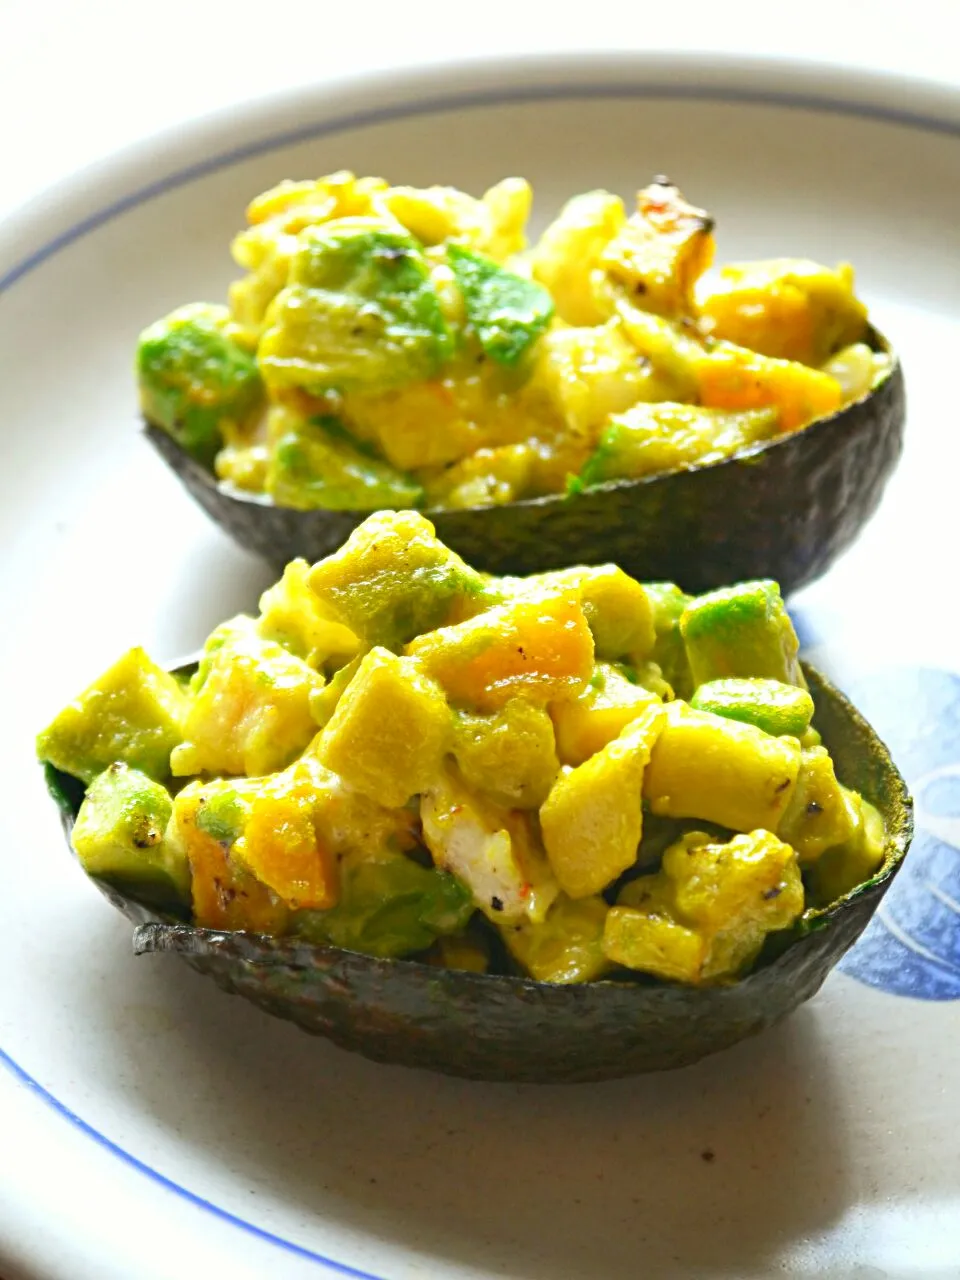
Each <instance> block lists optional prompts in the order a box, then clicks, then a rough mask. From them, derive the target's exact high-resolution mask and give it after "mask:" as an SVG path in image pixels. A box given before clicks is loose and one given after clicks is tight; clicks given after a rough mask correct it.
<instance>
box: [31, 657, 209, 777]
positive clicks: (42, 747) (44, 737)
mask: <svg viewBox="0 0 960 1280" xmlns="http://www.w3.org/2000/svg"><path fill="white" fill-rule="evenodd" d="M186 705H187V704H186V698H185V696H184V693H183V690H182V689H181V687H180V685H179V684H178V683H177V681H176V680H175V679H174V677H173V676H172V675H169V674H168V673H167V672H166V671H164V670H163V669H162V668H161V667H158V666H157V664H156V663H155V662H153V661H151V659H150V658H148V657H147V655H146V653H144V651H143V650H142V649H140V648H136V649H131V650H130V651H129V652H128V653H125V654H124V655H123V657H122V658H121V659H120V660H119V661H118V662H115V663H114V665H113V666H112V667H111V668H110V669H109V671H106V672H104V674H103V675H102V676H101V677H100V679H99V680H97V681H95V683H94V684H92V685H91V686H90V687H89V689H86V690H85V691H84V692H83V693H82V694H81V695H80V696H79V698H76V699H75V700H74V701H73V702H71V703H70V704H69V705H68V706H67V707H65V708H64V710H63V711H61V712H60V714H59V715H58V716H57V718H56V719H55V720H54V721H53V722H52V723H51V724H49V725H48V726H47V728H46V729H44V730H43V732H42V733H41V734H40V735H39V737H38V738H37V755H38V757H39V758H40V760H42V761H45V762H46V763H48V764H52V765H53V766H54V767H55V768H57V769H60V770H62V772H63V773H69V774H71V775H72V776H73V777H75V778H80V779H81V780H82V781H83V782H87V783H89V782H92V781H93V779H94V778H96V777H97V775H98V774H100V773H102V772H103V770H104V769H106V768H108V767H109V766H110V765H112V764H115V763H116V762H118V761H120V762H122V763H124V764H128V765H130V766H131V768H133V769H139V770H141V771H142V772H143V773H146V774H148V775H149V776H150V777H151V778H155V779H156V780H157V781H158V782H163V781H164V780H166V779H167V778H169V777H170V752H171V751H172V750H173V748H174V747H175V746H177V745H178V744H179V743H180V742H181V741H182V739H183V727H182V726H183V719H184V715H185V713H186Z"/></svg>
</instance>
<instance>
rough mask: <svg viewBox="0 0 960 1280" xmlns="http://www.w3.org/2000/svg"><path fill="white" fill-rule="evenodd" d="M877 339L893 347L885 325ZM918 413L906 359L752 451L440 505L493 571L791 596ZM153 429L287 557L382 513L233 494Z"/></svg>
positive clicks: (270, 555)
mask: <svg viewBox="0 0 960 1280" xmlns="http://www.w3.org/2000/svg"><path fill="white" fill-rule="evenodd" d="M872 341H873V345H874V346H875V347H876V348H877V349H878V350H885V351H886V350H889V348H888V346H887V344H886V343H885V342H884V341H883V339H881V338H880V336H879V335H877V334H873V337H872ZM904 417H905V393H904V383H903V374H902V372H901V369H900V365H899V363H898V362H896V361H895V362H894V365H893V369H892V371H891V373H890V376H889V377H888V378H886V379H885V380H884V381H883V382H882V383H881V384H880V385H879V386H878V387H877V388H876V389H875V390H874V391H873V392H872V393H871V394H870V395H869V396H867V397H865V398H864V399H863V400H859V401H857V402H856V403H854V404H852V405H849V406H848V407H847V408H845V409H842V410H841V411H840V412H839V413H837V414H834V415H833V416H832V417H829V418H822V419H821V420H820V421H818V422H814V423H812V424H811V425H810V426H809V427H805V428H804V429H803V430H802V431H798V432H795V433H794V434H793V435H789V436H784V437H781V438H779V439H777V440H773V441H770V442H768V443H767V444H765V445H761V446H759V447H758V448H757V449H756V450H754V451H752V452H750V453H747V454H744V455H741V456H740V457H736V458H730V459H727V460H726V461H724V462H720V463H715V464H713V465H711V466H705V467H700V468H699V469H693V470H690V471H678V472H675V473H673V474H671V475H664V476H650V477H647V478H646V479H643V480H624V481H611V482H610V483H608V484H605V485H601V486H600V487H598V488H596V489H593V490H588V491H587V492H582V493H574V494H571V495H569V496H563V495H554V496H551V497H547V498H533V499H530V500H527V501H523V502H515V503H509V504H506V505H504V506H493V507H484V508H478V509H473V510H463V511H428V512H427V513H426V514H427V515H428V516H429V518H430V519H431V520H432V522H433V523H434V525H435V526H436V530H437V536H438V537H439V538H440V539H441V540H442V541H443V542H445V543H446V544H447V546H449V547H451V548H452V549H453V550H454V551H457V552H458V553H459V554H460V555H461V556H463V558H464V559H465V560H466V561H467V563H468V564H472V565H473V566H474V567H475V568H477V569H480V570H484V571H486V572H488V573H502V574H527V573H540V572H544V571H546V570H548V569H557V568H563V567H564V566H565V565H569V564H606V563H608V562H612V563H613V564H617V565H619V566H620V567H621V568H622V569H623V570H624V571H625V572H627V573H629V574H630V575H631V576H632V577H635V578H639V579H640V580H641V581H655V580H668V581H671V582H678V583H679V584H680V585H681V586H682V587H683V588H684V589H685V590H687V591H693V592H701V591H709V590H712V589H713V588H714V587H719V586H723V585H725V584H726V583H730V582H741V581H743V580H745V579H750V578H774V579H775V580H776V581H777V582H779V583H780V588H781V591H782V592H783V594H784V596H787V595H789V594H790V593H791V592H793V591H796V590H798V589H799V588H800V587H802V586H804V585H805V584H806V583H808V582H812V581H814V579H816V578H819V577H820V576H821V575H822V574H823V573H825V572H826V570H827V569H828V568H829V567H830V565H831V564H832V563H833V562H834V560H836V558H837V557H838V556H839V555H840V554H841V553H842V552H843V551H845V550H846V549H847V547H849V546H850V545H851V543H852V542H853V541H854V539H855V538H856V537H857V535H858V533H859V532H860V530H861V528H862V527H863V525H864V524H865V523H866V522H867V520H869V518H870V517H871V516H872V515H873V513H874V511H875V510H876V508H877V506H878V504H879V502H880V498H881V496H882V494H883V490H884V486H885V485H886V482H887V480H888V479H889V477H890V475H891V474H892V473H893V471H894V469H895V467H896V464H897V461H898V459H899V457H900V453H901V449H902V445H903V426H904ZM147 434H148V436H149V438H150V440H151V441H152V443H153V444H154V445H155V446H156V448H157V450H158V451H159V452H160V454H161V455H162V456H163V458H164V459H165V460H166V462H167V463H168V464H169V465H170V466H171V467H172V468H173V470H174V471H175V472H176V473H177V474H178V475H179V476H180V478H181V480H182V481H183V483H184V484H185V485H186V487H187V489H188V490H189V491H190V493H191V494H192V495H193V497H194V498H195V499H196V500H197V501H198V502H199V503H200V505H201V506H202V507H203V508H204V510H205V511H206V512H207V513H208V515H210V517H211V518H212V519H213V520H214V521H216V522H217V523H218V524H220V525H221V526H222V527H223V528H224V529H225V530H226V531H227V533H229V534H230V535H231V536H232V537H233V538H234V539H235V540H236V541H237V542H239V543H240V545H241V546H243V547H246V548H247V549H248V550H249V551H253V552H255V553H256V554H257V555H260V556H262V557H263V558H264V559H265V560H267V561H268V562H269V563H270V564H272V565H274V566H276V567H278V568H279V567H281V566H282V565H284V564H286V562H287V561H288V560H292V559H294V558H295V557H296V556H304V557H306V559H308V560H311V561H312V560H319V559H321V558H322V557H323V556H325V555H328V554H329V553H330V552H331V551H333V550H335V549H336V548H337V547H338V546H340V544H341V543H342V542H343V541H344V540H345V539H346V538H347V537H348V536H349V535H350V533H351V532H352V531H353V529H354V528H356V526H357V525H358V524H360V523H361V521H362V520H364V519H365V517H366V516H367V515H368V514H369V513H368V512H364V511H291V510H286V509H284V508H282V507H275V506H271V505H267V504H264V503H263V501H262V500H259V499H257V498H255V497H250V496H247V497H244V496H243V495H242V494H238V493H228V492H225V491H223V490H221V489H219V488H218V487H217V484H216V481H215V480H214V478H213V476H212V473H211V472H210V471H208V470H206V469H205V468H204V467H202V466H200V465H199V464H198V463H196V462H195V461H194V460H193V459H192V458H190V457H189V456H188V455H186V454H185V453H184V452H183V450H182V449H180V448H179V447H178V446H177V444H176V442H175V441H174V440H172V439H171V438H170V437H169V436H168V435H167V434H166V433H165V432H162V431H158V430H156V429H155V428H148V433H147Z"/></svg>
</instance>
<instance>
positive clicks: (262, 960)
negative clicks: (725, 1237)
mask: <svg viewBox="0 0 960 1280" xmlns="http://www.w3.org/2000/svg"><path fill="white" fill-rule="evenodd" d="M804 674H805V675H806V678H807V682H808V684H809V688H810V692H811V694H812V695H813V699H814V702H815V705H816V716H817V725H818V727H819V729H820V731H821V732H822V734H823V739H824V742H825V744H826V745H827V747H828V748H829V750H830V753H831V755H832V756H833V758H834V760H835V762H836V765H837V773H838V774H839V776H840V777H842V778H843V779H844V782H845V783H846V785H847V786H850V787H853V788H855V789H856V790H858V791H860V792H862V794H863V795H864V796H865V797H866V798H867V799H868V800H870V801H871V802H872V803H873V804H875V805H876V806H877V807H878V808H879V809H880V812H881V813H882V815H883V818H884V822H885V824H886V829H887V833H888V834H887V843H886V848H885V853H884V862H883V865H882V866H881V868H880V870H879V871H878V872H877V874H876V875H874V876H873V877H872V878H871V879H870V880H869V881H867V882H865V883H864V884H862V885H860V886H858V887H857V888H856V889H855V890H853V892H852V893H850V894H849V895H847V897H846V898H844V899H842V900H841V901H840V902H839V903H835V904H833V905H831V906H830V907H828V908H826V909H825V910H822V911H809V912H807V913H805V915H804V917H802V919H801V921H800V923H799V924H798V925H797V926H796V927H795V929H793V930H790V931H788V932H787V934H786V935H779V937H778V938H776V939H775V941H774V944H773V945H772V946H771V948H770V949H769V951H768V953H767V954H766V957H765V959H766V963H761V965H760V967H758V968H756V969H755V970H754V971H753V972H752V973H751V974H750V975H749V976H748V977H746V978H744V979H742V980H741V981H739V982H737V983H734V984H732V985H731V986H721V987H705V988H698V989H694V988H690V987H684V986H674V985H669V984H661V983H655V982H653V981H648V980H644V979H642V978H639V979H637V978H635V979H633V980H630V979H626V980H617V981H603V982H592V983H586V984H584V985H582V986H561V985H554V984H549V983H536V982H531V981H529V980H528V979H524V978H511V977H495V976H490V975H486V974H479V973H469V972H465V971H462V970H458V971H454V970H449V969H438V968H434V967H432V966H430V965H425V964H420V963H417V962H415V961H409V960H378V959H375V958H373V957H370V956H365V955H360V954H358V953H357V952H353V951H343V950H340V949H338V948H335V947H326V946H318V945H308V944H305V943H302V942H298V941H297V940H296V939H293V938H287V939H283V938H265V937H262V936H258V935H255V934H249V933H221V932H218V931H215V930H211V929H197V928H194V927H193V926H191V925H183V924H177V923H175V922H173V921H172V920H171V918H170V917H167V918H160V917H158V914H157V913H156V912H153V911H151V910H150V909H149V908H148V907H145V906H143V905H141V904H140V903H138V902H135V901H134V900H133V899H131V898H127V897H123V896H121V895H120V894H119V893H118V892H117V891H116V890H115V889H114V888H112V887H111V886H109V885H106V884H103V883H102V882H101V883H99V884H98V887H99V888H100V889H101V891H102V892H103V893H104V894H105V895H106V896H107V897H108V898H109V899H110V901H111V902H112V903H113V904H114V905H115V906H116V907H118V908H119V910H121V911H122V912H123V913H124V914H125V915H126V916H128V918H129V919H131V920H132V921H133V922H134V923H135V924H136V925H137V928H136V930H135V931H134V937H133V945H134V951H135V952H136V953H137V954H138V955H142V954H145V953H148V952H159V951H173V952H178V953H179V954H180V955H182V956H183V958H184V959H185V960H186V962H187V963H188V964H189V965H190V966H191V967H192V968H194V969H196V970H197V971H198V972H200V973H205V974H208V975H209V976H210V977H212V978H213V980H214V981H215V982H216V983H217V985H218V986H219V987H221V988H222V989H223V990H224V991H227V992H230V993H233V994H236V995H242V996H244V997H245V998H246V999H248V1000H251V1001H252V1002H253V1003H254V1004H256V1005H258V1006H259V1007H260V1008H262V1009H265V1010H266V1011H267V1012H268V1013H272V1014H275V1015H277V1016H278V1017H281V1018H287V1019H289V1020H290V1021H292V1022H294V1023H296V1024H297V1025H298V1026H299V1027H301V1028H303V1029H304V1030H305V1031H309V1032H312V1033H314V1034H316V1035H322V1036H326V1037H328V1038H329V1039H331V1040H333V1041H334V1042H335V1043H337V1044H339V1045H341V1046H342V1047H343V1048H345V1049H352V1050H355V1051H358V1052H360V1053H362V1054H364V1055H365V1056H367V1057H369V1058H373V1059H375V1060H377V1061H380V1062H391V1063H399V1064H403V1065H405V1066H411V1067H425V1068H428V1069H430V1070H433V1071H441V1072H444V1073H446V1074H448V1075H457V1076H467V1077H470V1078H473V1079H482V1080H512V1081H521V1080H522V1081H531V1082H542V1083H547V1082H552V1083H574V1082H578V1081H588V1080H604V1079H613V1078H616V1077H619V1076H628V1075H634V1074H637V1073H640V1072H647V1071H663V1070H667V1069H669V1068H673V1067H682V1066H686V1065H688V1064H689V1063H692V1062H696V1061H697V1060H698V1059H700V1058H702V1057H705V1056H706V1055H707V1054H710V1053H715V1052H717V1051H718V1050H721V1049H726V1048H728V1047H729V1046H730V1045H733V1044H736V1043H737V1041H739V1040H742V1039H744V1038H745V1037H746V1036H749V1035H753V1034H755V1033H757V1032H759V1031H763V1030H764V1029H765V1028H766V1027H769V1026H772V1025H773V1024H774V1023H776V1022H779V1021H780V1020H781V1019H782V1018H784V1017H785V1016H786V1015H787V1014H789V1013H791V1012H792V1011H793V1010H794V1009H795V1008H797V1006H798V1005H800V1004H802V1003H803V1001H805V1000H808V999H809V998H810V997H811V996H812V995H814V994H815V993H816V992H817V991H818V990H819V988H820V986H821V984H822V983H823V981H824V979H825V978H826V976H827V974H828V973H829V972H830V970H831V969H832V968H833V966H834V965H835V964H836V963H837V961H838V960H839V959H840V957H841V956H842V955H843V954H844V952H845V951H847V950H848V949H849V948H850V947H851V946H852V945H853V943H854V942H855V941H856V940H857V938H858V937H859V936H860V934H861V933H862V932H863V930H864V928H865V927H866V925H867V923H868V921H869V920H870V917H871V916H872V915H873V912H874V911H875V910H876V908H877V906H878V904H879V902H880V899H881V898H882V897H883V895H884V893H885V892H886V890H887V888H888V887H889V884H890V882H891V880H892V879H893V876H894V875H895V874H896V872H897V870H898V868H899V866H900V864H901V862H902V861H903V857H904V854H905V853H906V851H907V849H908V847H909V845H910V839H911V836H912V834H913V803H912V800H911V798H910V796H909V793H908V791H907V788H906V784H905V783H904V781H903V778H902V777H901V776H900V774H899V772H898V771H897V768H896V766H895V765H894V763H893V761H892V760H891V759H890V756H889V754H888V752H887V750H886V748H885V747H884V745H883V743H882V742H881V741H880V740H879V739H878V738H877V736H876V734H875V733H874V732H873V730H872V729H871V728H870V726H869V725H868V724H867V723H866V721H865V720H864V719H863V717H862V716H861V715H860V714H859V712H857V711H856V709H855V708H854V707H852V706H851V704H850V703H849V702H848V701H847V700H846V699H845V698H844V697H843V695H842V694H841V693H840V692H839V691H838V690H836V689H835V688H834V687H833V686H832V685H831V684H829V682H828V681H826V680H825V679H824V678H823V677H822V676H820V675H819V674H818V673H817V672H816V671H814V670H813V669H812V668H810V667H804ZM51 772H52V771H49V770H48V776H49V774H50V773H51ZM52 781H53V782H54V783H55V784H56V783H58V782H60V783H62V782H66V787H67V791H66V794H65V795H64V794H60V795H58V794H57V791H56V787H53V788H52V790H53V791H54V798H55V799H57V802H58V804H60V806H61V812H62V814H63V820H64V827H65V830H66V832H67V835H68V837H69V833H70V830H71V828H72V824H73V815H75V812H76V807H77V805H78V804H79V801H78V800H77V801H76V804H74V803H73V800H74V799H75V798H76V795H77V788H76V786H75V784H74V785H73V786H72V787H71V783H73V780H72V779H65V778H64V777H63V775H61V776H60V778H59V779H58V778H57V777H56V776H55V775H54V777H53V779H52ZM788 944H789V945H788Z"/></svg>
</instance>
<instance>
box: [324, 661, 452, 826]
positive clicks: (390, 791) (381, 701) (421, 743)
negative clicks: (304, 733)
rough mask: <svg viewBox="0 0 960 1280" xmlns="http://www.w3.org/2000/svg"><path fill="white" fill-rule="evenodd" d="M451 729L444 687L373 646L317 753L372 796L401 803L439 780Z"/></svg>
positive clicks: (409, 663) (412, 664) (390, 803)
mask: <svg viewBox="0 0 960 1280" xmlns="http://www.w3.org/2000/svg"><path fill="white" fill-rule="evenodd" d="M451 729H452V723H451V714H450V710H449V708H448V707H447V704H446V701H445V700H444V697H443V694H442V693H441V692H440V690H439V689H438V688H437V686H436V685H435V684H434V683H433V682H432V681H431V680H429V679H427V678H426V677H425V676H424V675H423V674H422V672H421V671H420V670H419V669H418V667H417V664H416V663H415V662H413V661H412V660H411V659H409V658H398V657H397V656H396V655H395V654H393V653H390V651H389V650H387V649H381V648H375V649H371V651H370V652H369V653H368V654H367V655H366V656H365V657H364V659H363V661H362V662H361V663H360V666H359V668H358V670H357V672H356V674H355V676H354V677H353V680H352V681H351V682H350V684H349V685H348V686H347V688H346V690H345V691H344V693H343V695H342V696H341V698H340V701H339V702H338V703H337V707H336V710H335V711H334V713H333V715H332V716H331V718H330V721H329V722H328V724H327V726H326V728H325V729H324V730H323V732H322V734H321V736H320V739H319V742H318V743H317V747H316V754H317V756H318V758H319V759H320V761H321V762H322V763H323V764H325V765H326V766H327V768H329V769H332V770H333V771H334V772H335V773H338V774H340V776H341V777H342V778H344V779H345V781H347V782H348V783H349V784H350V785H351V786H353V787H356V788H357V790H358V791H361V792H362V793H363V794H364V795H366V796H369V797H370V799H372V800H377V801H380V802H381V803H382V804H385V805H388V806H391V807H395V808H398V807H400V806H401V805H404V804H406V803H407V801H408V800H409V799H410V797H411V796H413V795H416V794H417V793H419V792H421V791H423V790H425V789H426V787H428V786H429V785H430V784H431V783H432V782H433V780H434V779H435V777H436V775H437V773H438V772H439V769H440V763H441V759H442V757H443V753H444V751H445V750H446V747H447V744H448V740H449V737H450V733H451Z"/></svg>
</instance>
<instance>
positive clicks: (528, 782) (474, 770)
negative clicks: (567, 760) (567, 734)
mask: <svg viewBox="0 0 960 1280" xmlns="http://www.w3.org/2000/svg"><path fill="white" fill-rule="evenodd" d="M451 750H452V752H453V755H454V757H455V759H456V761H457V764H458V766H459V768H460V773H461V774H462V775H463V780H464V782H465V783H466V784H467V786H468V787H470V788H471V789H472V790H474V791H479V792H482V793H483V794H484V795H486V796H489V798H490V799H491V800H494V801H496V802H497V803H499V804H503V805H506V806H508V807H512V808H517V809H537V808H539V807H540V805H541V804H543V802H544V800H546V798H547V796H548V794H549V792H550V788H551V786H552V785H553V781H554V779H555V778H556V776H557V774H558V773H559V772H560V761H559V760H558V759H557V749H556V746H555V744H554V733H553V723H552V722H551V720H550V717H549V716H548V715H547V713H546V711H544V710H543V708H542V707H535V706H534V705H533V704H532V703H530V702H527V701H525V700H524V699H523V698H513V699H511V701H510V702H508V703H507V704H506V706H505V707H504V708H503V709H502V710H501V711H498V712H497V713H496V714H495V715H489V716H478V715H471V714H470V713H469V712H466V711H461V712H458V714H457V715H456V717H455V720H454V731H453V745H452V747H451Z"/></svg>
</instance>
